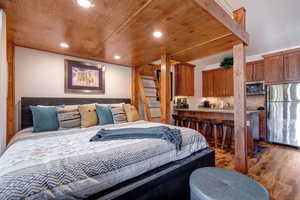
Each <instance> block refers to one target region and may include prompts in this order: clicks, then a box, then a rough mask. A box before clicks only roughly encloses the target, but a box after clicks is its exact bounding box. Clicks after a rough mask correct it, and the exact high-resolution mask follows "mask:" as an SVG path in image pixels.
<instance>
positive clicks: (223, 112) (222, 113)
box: [174, 107, 262, 152]
mask: <svg viewBox="0 0 300 200" xmlns="http://www.w3.org/2000/svg"><path fill="white" fill-rule="evenodd" d="M174 111H176V112H177V114H178V115H179V117H182V118H187V117H193V118H196V119H198V120H199V121H201V120H203V119H214V120H216V121H217V122H222V121H223V120H234V110H233V109H217V108H203V107H200V108H199V107H190V108H186V109H176V108H175V109H174ZM260 113H262V111H261V110H247V111H246V127H247V131H246V134H247V138H248V139H247V147H248V152H253V149H254V141H253V140H254V139H256V140H258V139H259V137H260V133H259V127H260V121H259V115H260Z"/></svg>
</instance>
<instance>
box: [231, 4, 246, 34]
mask: <svg viewBox="0 0 300 200" xmlns="http://www.w3.org/2000/svg"><path fill="white" fill-rule="evenodd" d="M233 16H234V20H235V21H236V22H237V23H238V24H239V25H240V26H241V27H242V28H243V29H244V30H246V9H245V8H244V7H242V8H240V9H237V10H235V11H233Z"/></svg>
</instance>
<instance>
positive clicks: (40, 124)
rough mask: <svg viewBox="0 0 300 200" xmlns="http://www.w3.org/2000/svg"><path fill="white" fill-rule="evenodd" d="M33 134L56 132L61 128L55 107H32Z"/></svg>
mask: <svg viewBox="0 0 300 200" xmlns="http://www.w3.org/2000/svg"><path fill="white" fill-rule="evenodd" d="M30 109H31V112H32V121H33V132H44V131H56V130H57V129H58V128H59V124H58V120H57V113H56V109H55V107H40V106H30Z"/></svg>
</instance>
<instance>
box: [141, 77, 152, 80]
mask: <svg viewBox="0 0 300 200" xmlns="http://www.w3.org/2000/svg"><path fill="white" fill-rule="evenodd" d="M141 78H142V79H144V80H153V81H154V80H155V79H154V78H152V77H141Z"/></svg>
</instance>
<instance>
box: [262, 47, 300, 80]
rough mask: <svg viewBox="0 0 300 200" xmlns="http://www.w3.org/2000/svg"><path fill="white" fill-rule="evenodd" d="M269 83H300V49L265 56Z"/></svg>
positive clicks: (266, 75) (266, 77) (266, 76)
mask: <svg viewBox="0 0 300 200" xmlns="http://www.w3.org/2000/svg"><path fill="white" fill-rule="evenodd" d="M265 79H266V82H267V83H287V82H295V81H300V49H295V50H289V51H285V52H279V53H275V54H271V55H266V56H265Z"/></svg>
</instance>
